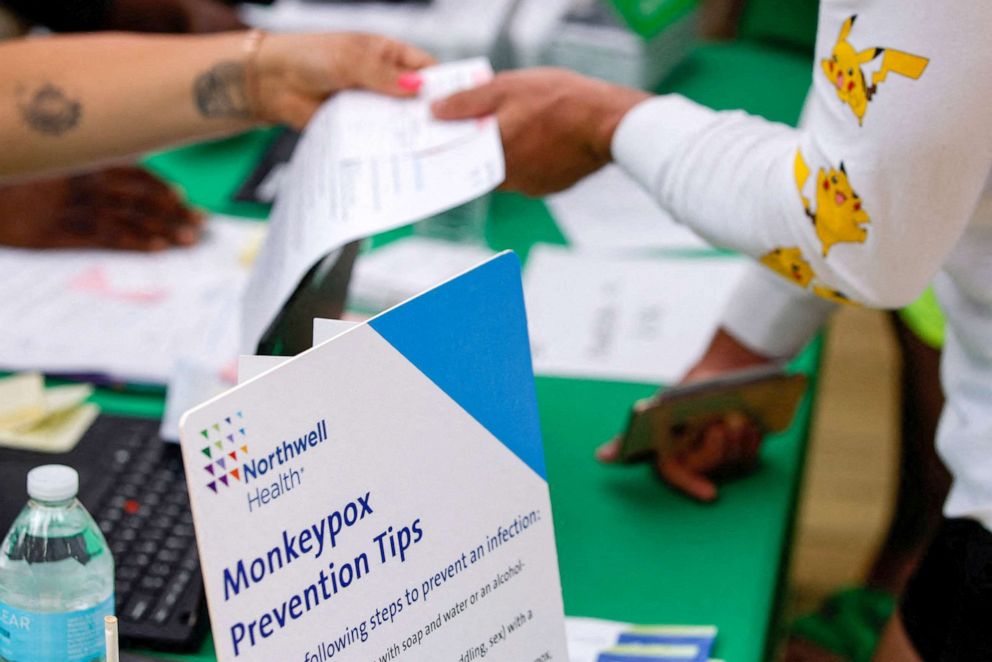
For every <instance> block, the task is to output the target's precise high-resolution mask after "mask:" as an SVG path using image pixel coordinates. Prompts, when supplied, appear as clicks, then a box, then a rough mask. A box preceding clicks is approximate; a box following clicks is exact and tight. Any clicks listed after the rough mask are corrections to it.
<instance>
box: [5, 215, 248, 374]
mask: <svg viewBox="0 0 992 662" xmlns="http://www.w3.org/2000/svg"><path fill="white" fill-rule="evenodd" d="M262 231H263V230H262V226H260V225H259V224H258V223H254V222H250V221H238V220H234V219H224V218H217V217H215V218H213V219H211V220H210V222H209V223H208V224H207V229H206V232H205V236H204V238H203V239H202V240H201V242H200V243H199V244H198V245H196V246H194V247H192V248H185V249H174V250H169V251H166V252H163V253H158V254H153V255H148V254H139V253H123V252H114V251H95V250H86V251H83V250H78V251H77V250H73V251H27V250H17V249H0V302H2V303H0V369H4V370H38V371H42V372H47V373H52V374H67V373H72V374H87V375H89V374H99V375H104V376H107V377H110V378H113V379H119V380H123V381H129V382H145V383H153V384H165V383H166V382H167V381H168V379H169V375H170V374H171V372H172V370H173V367H174V365H175V363H176V361H177V360H179V359H180V358H182V357H185V356H202V357H207V358H209V359H210V360H212V361H216V362H223V361H227V360H234V359H235V358H236V357H237V334H238V323H239V314H240V313H239V311H240V305H241V296H242V293H243V292H244V287H245V283H246V281H247V277H248V266H247V264H246V263H245V262H246V251H250V250H251V248H252V246H253V245H255V244H257V240H258V236H259V234H260V233H261V232H262Z"/></svg>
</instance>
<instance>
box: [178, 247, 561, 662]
mask: <svg viewBox="0 0 992 662" xmlns="http://www.w3.org/2000/svg"><path fill="white" fill-rule="evenodd" d="M181 432H182V451H183V459H184V462H185V466H186V473H187V478H188V485H189V492H190V500H191V504H192V509H193V516H194V520H195V524H196V533H197V542H198V546H199V552H200V560H201V566H202V570H203V577H204V582H205V584H206V591H207V598H208V603H209V608H210V617H211V624H212V627H213V634H214V641H215V645H216V648H217V656H218V659H219V660H221V661H223V662H231V661H234V660H251V661H255V660H258V661H263V660H264V661H266V662H271V661H272V660H279V661H280V662H328V661H333V662H338V661H343V662H348V661H357V660H361V661H362V662H368V660H376V661H383V662H385V661H388V660H394V659H403V660H430V661H431V662H435V661H451V662H474V661H476V660H481V659H483V658H484V657H488V658H489V659H494V660H514V661H523V662H532V661H535V662H536V661H538V660H567V659H568V655H567V652H566V644H565V631H564V618H563V608H562V597H561V586H560V582H559V574H558V562H557V554H556V551H555V540H554V529H553V523H552V516H551V503H550V500H549V495H548V485H547V480H546V474H545V466H544V455H543V450H542V446H541V438H540V428H539V423H538V413H537V403H536V397H535V391H534V380H533V372H532V367H531V360H530V348H529V342H528V337H527V322H526V315H525V312H524V302H523V293H522V288H521V284H520V264H519V261H518V260H517V258H516V256H515V255H513V254H512V253H503V254H500V255H498V256H496V257H494V258H493V259H491V260H489V261H487V262H485V263H483V264H482V265H480V266H479V267H477V268H475V269H473V270H471V271H468V272H466V273H464V274H462V275H461V276H459V277H456V278H454V279H452V280H450V281H448V282H446V283H444V284H442V285H440V286H438V287H436V288H434V289H432V290H430V291H428V292H426V293H424V294H422V295H420V296H419V297H416V298H414V299H412V300H410V301H408V302H406V303H404V304H402V305H400V306H397V307H396V308H393V309H392V310H389V311H387V312H385V313H383V314H382V315H380V316H378V317H375V318H373V319H371V320H369V321H368V322H366V323H364V324H360V325H358V326H356V327H355V328H353V329H351V330H348V331H346V332H344V333H342V334H340V335H337V336H335V337H334V338H332V339H330V340H328V341H327V342H324V343H322V344H320V345H318V346H316V347H314V348H313V349H311V350H309V351H307V352H305V353H303V354H301V355H300V356H298V357H296V358H293V359H291V360H289V361H287V362H286V363H284V364H282V365H279V366H277V367H275V368H273V369H271V370H268V371H266V372H263V373H262V374H260V375H258V376H256V377H254V378H253V379H250V380H249V381H247V382H245V383H244V384H242V385H240V386H238V387H236V388H234V389H232V390H231V391H229V392H227V393H225V394H224V395H221V396H219V397H217V398H215V399H213V400H211V401H209V402H207V403H205V404H203V405H201V406H199V407H197V408H195V409H193V410H191V411H190V412H188V413H187V414H186V415H185V417H184V418H183V421H182V424H181Z"/></svg>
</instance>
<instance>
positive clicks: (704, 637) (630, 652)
mask: <svg viewBox="0 0 992 662" xmlns="http://www.w3.org/2000/svg"><path fill="white" fill-rule="evenodd" d="M565 632H566V634H567V636H568V658H569V661H570V662H707V660H710V653H711V651H712V650H713V644H714V642H715V641H716V634H717V629H716V627H715V626H712V625H648V626H645V625H631V624H629V623H617V622H615V621H603V620H598V619H594V618H566V619H565ZM712 662H716V661H715V660H714V661H712Z"/></svg>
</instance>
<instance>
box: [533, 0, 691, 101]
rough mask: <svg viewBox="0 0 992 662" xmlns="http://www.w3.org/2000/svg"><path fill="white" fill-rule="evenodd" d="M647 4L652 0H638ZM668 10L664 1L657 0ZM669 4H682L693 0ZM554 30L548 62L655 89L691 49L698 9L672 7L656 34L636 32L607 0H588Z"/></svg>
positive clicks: (617, 81)
mask: <svg viewBox="0 0 992 662" xmlns="http://www.w3.org/2000/svg"><path fill="white" fill-rule="evenodd" d="M639 4H641V5H646V4H649V3H639ZM650 4H652V5H654V6H655V7H656V8H660V9H657V11H663V10H664V7H663V5H665V4H666V3H665V2H653V3H650ZM667 4H669V5H673V6H676V5H677V7H676V9H678V8H682V7H684V6H685V5H687V4H691V3H685V2H681V3H674V2H671V1H669V2H668V3H667ZM577 5H578V6H576V7H575V8H574V9H573V10H572V11H571V12H570V13H569V14H568V16H566V17H565V19H564V21H563V22H562V24H561V25H560V26H559V28H558V29H557V30H556V31H555V36H554V39H553V40H552V42H551V46H550V48H549V50H548V54H547V63H548V64H551V65H554V66H558V67H567V68H569V69H574V70H575V71H578V72H580V73H583V74H586V75H588V76H595V77H597V78H603V79H605V80H610V81H613V82H615V83H619V84H621V85H628V86H631V87H639V88H641V89H645V90H653V89H655V88H656V87H657V86H658V83H660V82H661V80H662V79H663V78H664V77H665V76H666V75H667V74H668V73H669V72H670V71H671V70H672V69H674V68H675V65H677V64H679V63H680V62H681V61H682V60H683V59H685V57H686V55H687V54H688V53H689V51H690V50H691V49H692V46H693V45H694V43H695V37H696V21H697V16H696V11H695V10H688V11H686V10H684V9H682V11H676V10H675V9H673V10H672V11H671V12H669V13H670V14H672V15H673V17H675V18H674V20H672V21H671V22H670V23H668V24H667V25H663V26H661V27H660V29H659V30H658V31H657V32H656V33H655V34H653V35H651V36H648V37H645V36H642V35H639V34H637V33H636V32H634V31H633V30H632V29H631V28H630V27H629V26H628V25H627V24H626V23H625V22H624V21H623V20H622V19H621V18H620V17H619V16H618V15H617V12H616V10H614V9H613V7H612V3H610V2H607V1H606V0H583V1H582V2H578V3H577Z"/></svg>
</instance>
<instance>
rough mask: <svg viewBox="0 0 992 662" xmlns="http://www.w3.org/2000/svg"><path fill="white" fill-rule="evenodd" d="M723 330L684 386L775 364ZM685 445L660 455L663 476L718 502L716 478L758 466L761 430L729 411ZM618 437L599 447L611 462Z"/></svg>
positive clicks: (602, 458) (602, 457)
mask: <svg viewBox="0 0 992 662" xmlns="http://www.w3.org/2000/svg"><path fill="white" fill-rule="evenodd" d="M770 362H771V359H769V358H767V357H764V356H761V355H760V354H756V353H754V352H752V351H751V350H749V349H748V348H747V347H745V346H744V345H742V344H741V343H740V342H738V341H737V340H736V339H735V338H734V337H733V336H731V335H730V334H729V333H727V332H726V331H724V330H723V329H720V330H718V331H717V332H716V335H715V336H713V340H712V341H711V342H710V346H709V347H708V348H707V350H706V353H705V354H704V355H703V358H701V359H700V360H699V362H698V363H697V364H696V365H695V366H694V367H693V368H692V369H691V370H689V372H688V373H686V376H685V377H684V378H683V379H682V382H681V383H682V384H687V383H689V382H693V381H699V380H702V379H711V378H713V377H717V376H719V375H721V374H723V373H726V372H732V371H735V370H742V369H744V368H751V367H755V366H759V365H765V364H767V363H770ZM678 447H679V448H680V449H681V450H679V451H678V452H676V453H674V454H673V455H671V456H665V457H661V456H659V457H657V458H656V467H657V469H658V475H660V476H661V478H662V479H663V480H664V481H665V482H666V483H668V484H669V485H671V486H672V487H674V488H676V489H678V490H680V491H682V492H684V493H685V494H687V495H688V496H690V497H692V498H694V499H697V500H699V501H704V502H711V501H714V500H716V498H717V496H718V490H717V486H716V483H715V482H714V479H719V478H726V477H731V476H734V475H739V474H741V473H744V472H746V471H748V470H750V469H751V468H753V467H754V465H755V463H756V462H757V460H758V450H759V449H760V447H761V431H760V430H759V429H758V426H757V425H756V424H755V422H754V421H753V420H751V419H750V418H748V417H747V416H746V415H745V414H743V413H742V412H739V411H731V412H727V413H726V414H725V415H724V416H723V417H722V418H720V419H718V420H715V421H713V422H712V423H710V424H709V425H707V426H706V427H704V428H702V429H701V430H696V431H695V432H693V433H692V438H689V439H684V440H681V443H679V444H678ZM619 452H620V444H619V441H618V440H613V441H610V442H608V443H606V444H604V445H603V446H600V447H599V449H597V451H596V457H597V458H598V459H599V460H600V461H601V462H606V463H612V462H616V461H617V460H618V458H619Z"/></svg>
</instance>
